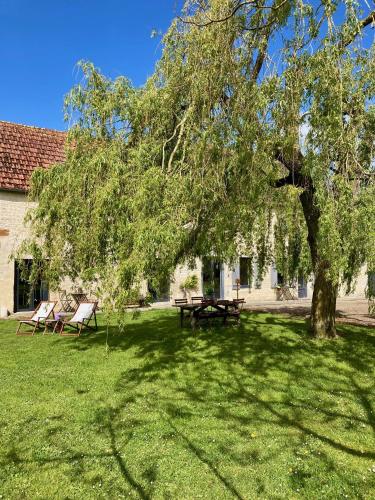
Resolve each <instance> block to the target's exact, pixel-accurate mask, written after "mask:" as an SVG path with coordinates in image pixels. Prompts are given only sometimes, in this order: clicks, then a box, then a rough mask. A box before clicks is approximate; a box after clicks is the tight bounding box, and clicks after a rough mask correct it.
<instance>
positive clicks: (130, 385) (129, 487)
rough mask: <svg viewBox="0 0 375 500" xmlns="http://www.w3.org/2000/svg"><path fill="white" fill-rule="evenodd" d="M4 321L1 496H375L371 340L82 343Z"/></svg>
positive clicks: (269, 336)
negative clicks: (21, 330) (25, 333)
mask: <svg viewBox="0 0 375 500" xmlns="http://www.w3.org/2000/svg"><path fill="white" fill-rule="evenodd" d="M15 329H16V323H15V322H13V321H1V322H0V339H1V340H0V341H1V350H0V380H1V399H0V498H4V499H6V498H17V499H19V498H32V499H34V498H43V499H46V498H66V499H68V498H76V499H83V498H85V499H86V498H122V497H130V498H171V499H172V498H173V499H175V498H179V499H182V498H183V499H185V498H194V499H195V498H288V499H290V498H309V499H311V498H374V495H375V434H374V433H375V413H374V412H375V388H374V371H375V370H374V359H375V330H374V329H372V330H371V329H365V328H359V327H351V326H346V327H340V333H341V334H342V337H341V338H340V339H338V340H337V341H332V342H317V341H312V340H309V339H308V338H307V334H306V330H305V324H304V322H303V321H300V320H294V319H290V318H287V317H282V316H271V315H266V314H249V315H248V316H246V317H245V318H244V320H243V322H242V325H241V327H236V326H233V327H226V328H222V327H220V326H215V327H212V328H204V329H202V330H198V331H196V332H195V333H194V332H192V331H191V330H190V329H188V328H185V329H180V328H179V326H178V320H177V314H176V312H175V311H150V312H146V313H142V314H141V316H140V317H139V318H137V319H135V320H133V319H131V318H130V317H129V318H128V320H127V322H126V326H125V330H124V332H123V333H119V332H118V331H117V329H116V328H115V327H113V328H110V329H109V339H108V344H109V349H106V331H105V329H104V328H103V329H101V330H100V331H99V333H98V334H91V335H87V336H84V337H81V338H66V337H65V338H62V337H58V336H41V335H37V336H35V337H16V336H15Z"/></svg>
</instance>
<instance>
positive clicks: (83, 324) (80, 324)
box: [53, 300, 98, 337]
mask: <svg viewBox="0 0 375 500" xmlns="http://www.w3.org/2000/svg"><path fill="white" fill-rule="evenodd" d="M81 304H94V307H93V309H92V312H91V314H90V317H89V318H83V321H73V322H72V319H73V318H74V316H73V318H72V319H70V320H67V321H62V322H61V323H60V324H59V323H58V322H56V325H55V328H54V330H53V331H54V332H55V331H56V328H57V327H58V326H59V333H60V335H61V336H62V337H79V336H80V335H81V332H82V330H83V329H84V328H87V329H88V330H92V331H97V330H98V323H97V319H96V309H97V307H98V302H97V301H92V300H86V301H82V302H80V305H81ZM78 309H79V306H78V308H77V310H76V312H75V313H74V315H75V314H76V313H77V311H78ZM92 318H94V321H95V328H94V327H92V326H91V325H89V323H90V321H91V320H92ZM66 326H69V327H70V328H73V329H74V330H75V332H64V328H65V327H66Z"/></svg>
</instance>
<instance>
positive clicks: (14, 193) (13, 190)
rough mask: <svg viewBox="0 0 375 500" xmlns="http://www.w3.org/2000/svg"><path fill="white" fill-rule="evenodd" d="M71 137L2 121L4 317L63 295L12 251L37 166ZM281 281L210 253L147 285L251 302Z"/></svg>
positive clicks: (170, 292) (301, 287)
mask: <svg viewBox="0 0 375 500" xmlns="http://www.w3.org/2000/svg"><path fill="white" fill-rule="evenodd" d="M65 138H66V134H65V133H64V132H58V131H54V130H48V129H44V128H37V127H30V126H25V125H18V124H14V123H9V122H4V121H0V315H1V316H5V315H6V314H8V313H11V312H17V311H27V310H33V309H34V308H35V306H36V305H37V303H38V302H39V301H40V300H42V299H46V298H48V297H49V298H51V299H57V298H58V297H57V295H56V292H53V291H51V290H49V289H48V284H47V283H45V282H40V283H38V284H37V285H36V286H35V287H33V288H31V287H30V285H29V283H28V282H27V281H24V280H23V279H22V276H21V275H20V271H19V268H18V264H17V262H15V260H14V259H12V258H11V257H10V256H11V254H12V252H13V250H14V249H15V248H17V246H18V245H19V243H20V242H21V241H22V240H23V239H24V238H25V236H26V234H27V229H26V228H25V224H24V217H25V214H26V212H27V210H28V208H30V207H31V204H30V202H29V201H28V198H27V190H28V182H29V178H30V175H31V173H32V171H33V170H34V169H35V168H37V167H45V168H47V167H48V166H50V165H52V164H53V163H56V162H60V161H63V159H64V142H65ZM25 261H26V265H27V266H31V265H32V261H31V259H28V258H27V256H25ZM254 271H255V270H254ZM192 275H196V276H197V279H198V287H197V290H196V291H191V292H189V291H185V290H182V289H181V284H183V282H184V281H185V280H186V278H187V277H190V276H192ZM280 280H281V277H280V276H279V275H278V273H277V271H276V269H275V267H274V266H272V265H271V266H270V267H269V269H268V270H267V272H266V274H265V276H264V279H263V281H262V282H258V281H257V279H256V272H249V259H248V258H247V257H246V256H242V257H240V258H239V261H238V263H237V264H236V265H235V266H234V268H233V267H230V266H228V265H227V264H225V263H221V262H219V261H217V259H215V258H208V257H206V258H202V259H197V260H196V268H195V269H193V270H191V269H189V268H188V267H187V266H179V267H178V268H177V269H176V271H175V273H174V276H172V277H171V280H170V281H169V282H168V283H165V286H164V290H161V291H159V294H156V292H154V291H153V290H152V287H151V286H148V287H147V284H145V290H147V288H148V290H149V291H150V292H151V294H153V295H154V299H155V301H173V299H175V298H180V297H183V296H184V295H186V294H187V295H203V294H206V293H207V290H208V289H212V290H211V292H213V293H214V294H215V296H216V297H220V298H232V297H233V298H235V297H236V296H237V293H238V295H239V296H240V297H243V298H245V299H246V302H248V303H251V302H259V301H267V300H276V299H277V298H278V294H279V289H278V284H280ZM366 285H367V274H366V272H365V270H364V271H363V273H362V274H361V276H360V277H359V279H358V282H357V287H356V290H355V292H354V294H353V295H352V296H355V297H363V296H364V291H365V287H366ZM68 286H69V285H68ZM64 288H66V284H65V285H64ZM237 288H238V290H237ZM293 293H294V295H295V296H296V297H297V296H298V297H300V298H304V297H306V298H310V297H311V295H312V283H311V282H308V283H306V282H305V281H304V280H303V279H300V280H299V282H298V284H297V285H296V288H295V289H294V290H293Z"/></svg>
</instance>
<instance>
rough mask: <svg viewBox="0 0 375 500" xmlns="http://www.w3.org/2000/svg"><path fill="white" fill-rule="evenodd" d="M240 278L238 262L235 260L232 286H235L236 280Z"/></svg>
mask: <svg viewBox="0 0 375 500" xmlns="http://www.w3.org/2000/svg"><path fill="white" fill-rule="evenodd" d="M237 279H240V263H239V262H237V264H235V266H234V267H233V271H232V287H233V288H237V284H236V280H237Z"/></svg>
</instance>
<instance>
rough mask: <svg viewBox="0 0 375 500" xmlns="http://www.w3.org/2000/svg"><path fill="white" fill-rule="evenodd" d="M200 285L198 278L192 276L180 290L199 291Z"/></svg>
mask: <svg viewBox="0 0 375 500" xmlns="http://www.w3.org/2000/svg"><path fill="white" fill-rule="evenodd" d="M198 285H199V281H198V276H197V275H196V274H191V275H189V276H187V277H186V278H185V280H184V281H183V282H182V283H181V285H180V288H181V290H188V291H197V290H198Z"/></svg>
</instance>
